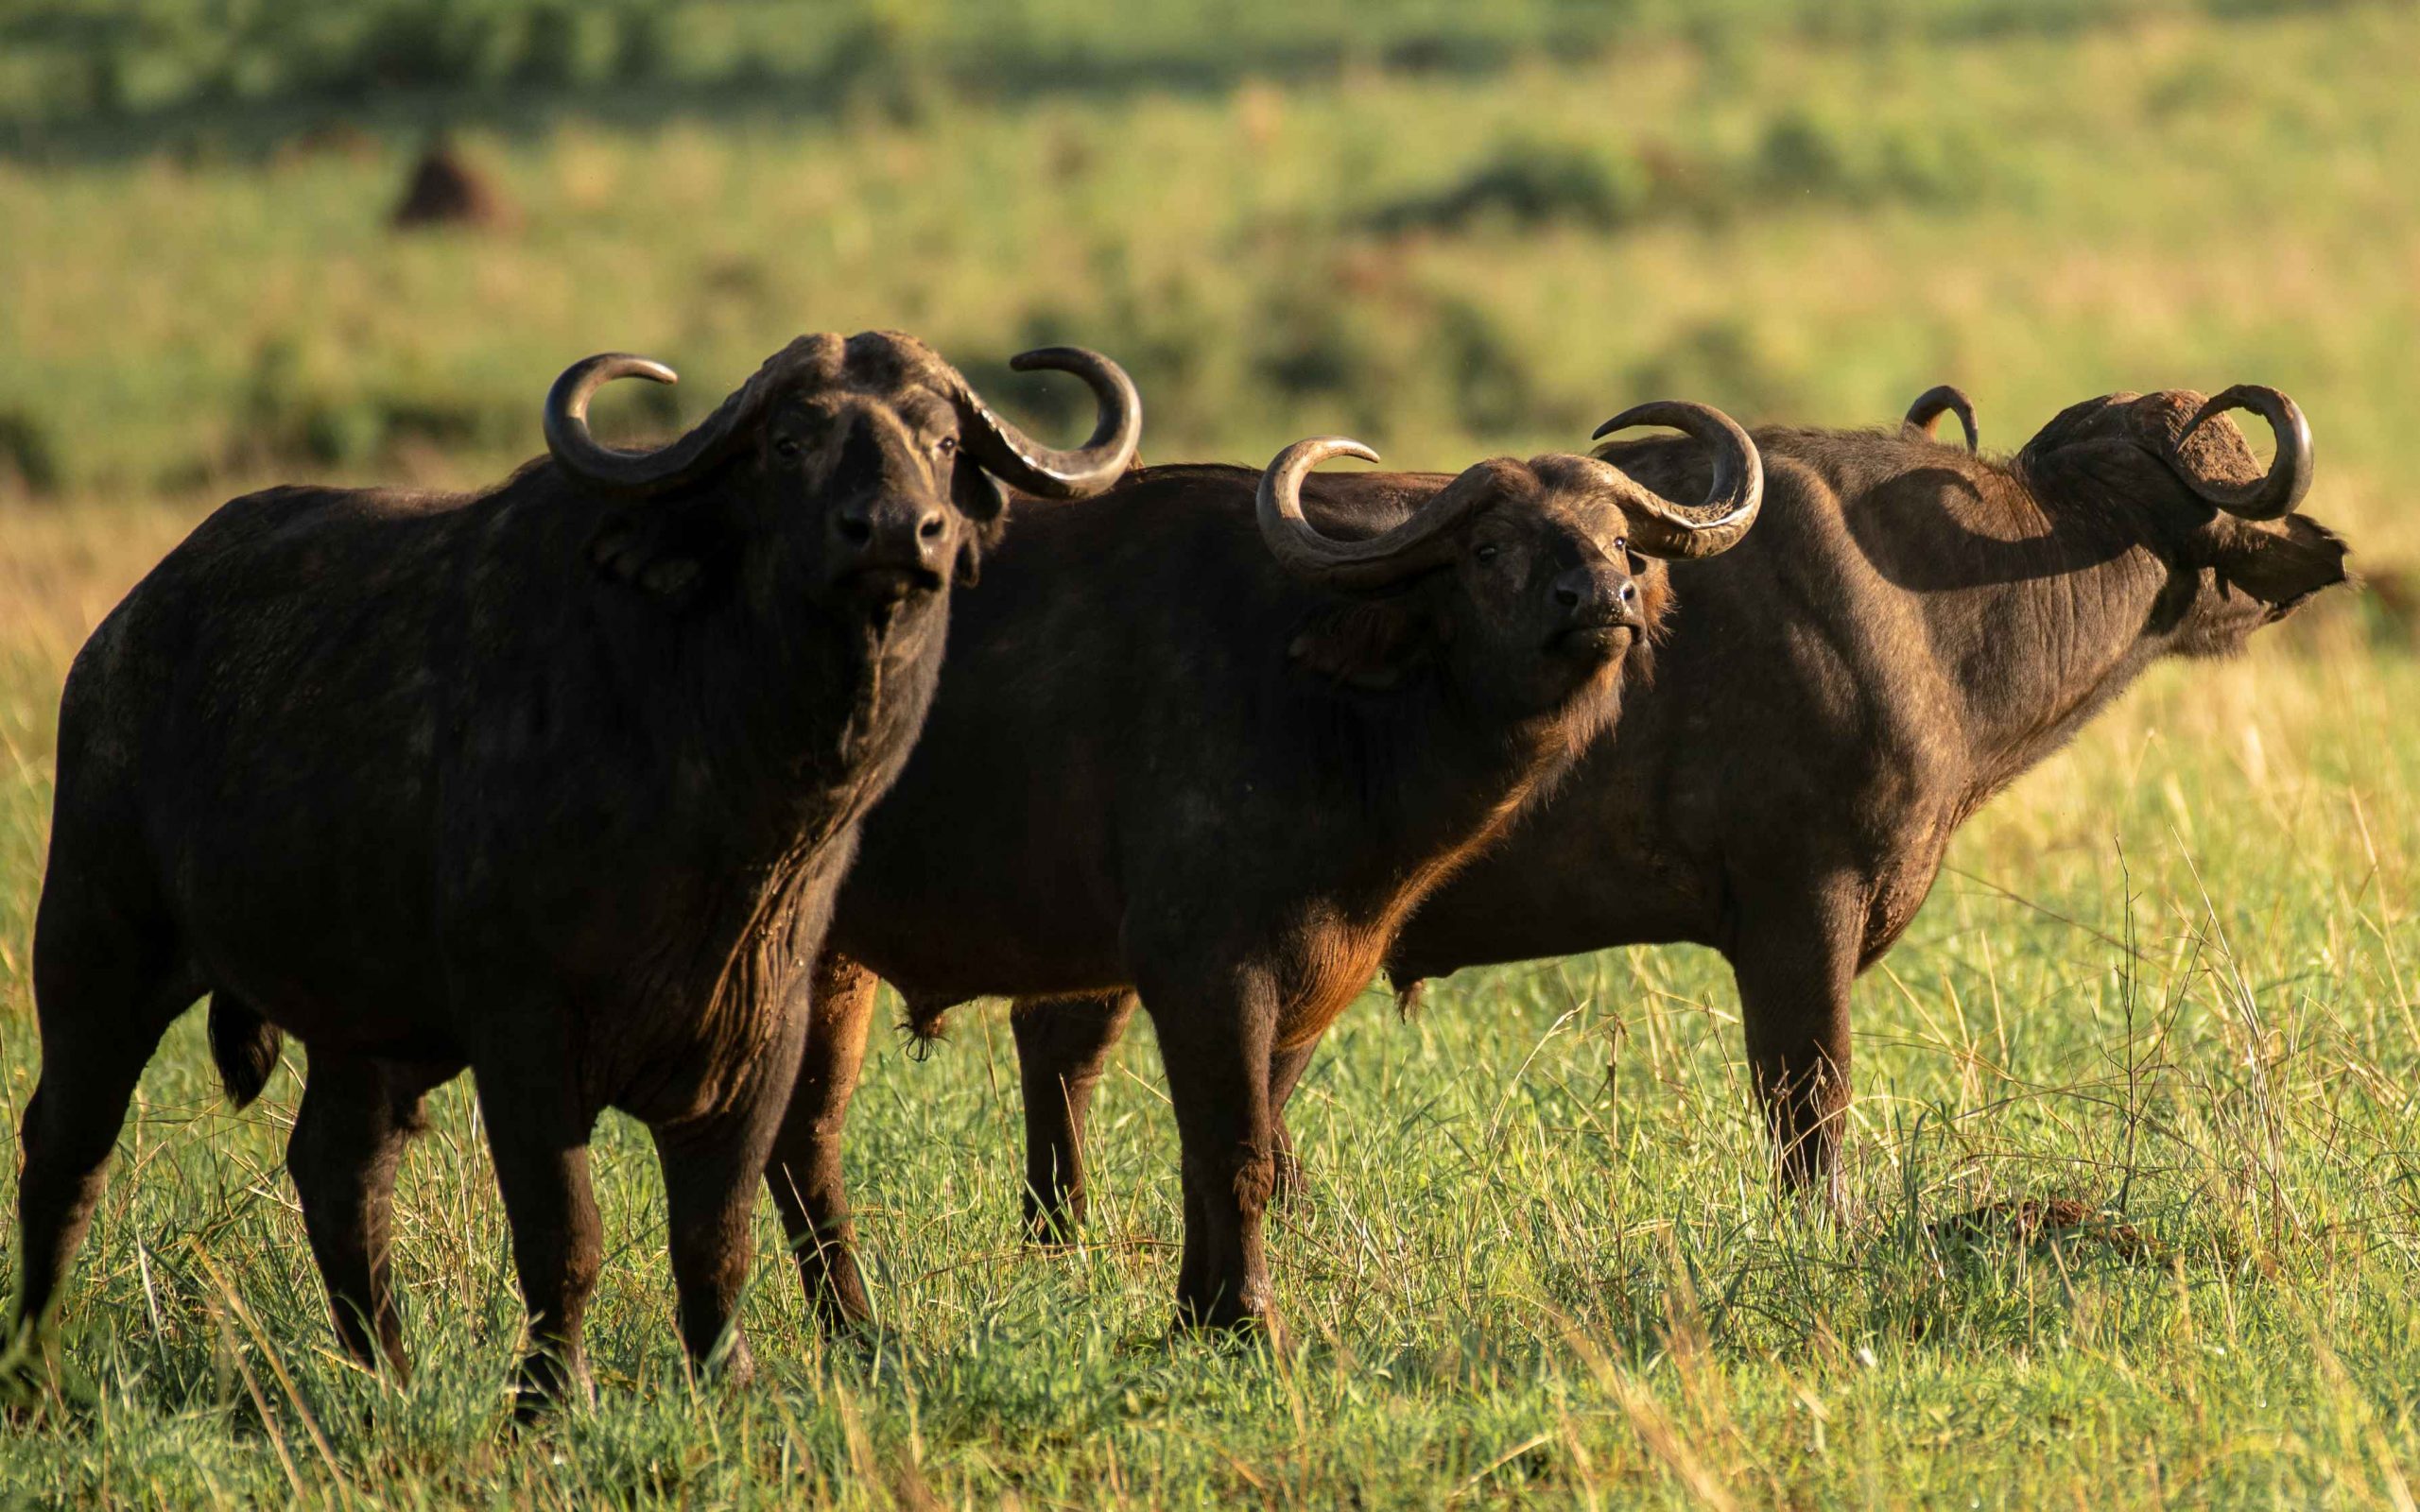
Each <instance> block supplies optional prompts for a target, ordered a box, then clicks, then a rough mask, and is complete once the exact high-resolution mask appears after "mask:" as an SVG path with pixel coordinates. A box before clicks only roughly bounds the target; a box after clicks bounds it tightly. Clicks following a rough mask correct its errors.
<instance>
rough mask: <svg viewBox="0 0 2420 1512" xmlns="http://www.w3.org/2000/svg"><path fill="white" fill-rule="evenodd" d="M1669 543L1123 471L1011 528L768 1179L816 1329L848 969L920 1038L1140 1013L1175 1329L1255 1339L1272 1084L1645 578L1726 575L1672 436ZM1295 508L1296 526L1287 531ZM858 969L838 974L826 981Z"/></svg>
mask: <svg viewBox="0 0 2420 1512" xmlns="http://www.w3.org/2000/svg"><path fill="white" fill-rule="evenodd" d="M1614 423H1615V424H1618V425H1629V424H1670V425H1674V426H1678V427H1680V428H1682V429H1684V430H1685V431H1687V432H1689V433H1690V435H1691V438H1692V439H1691V440H1690V441H1689V442H1687V443H1685V444H1686V445H1687V446H1688V447H1689V449H1690V450H1691V451H1692V453H1693V454H1695V453H1700V452H1703V454H1705V455H1708V456H1709V458H1710V461H1709V465H1708V468H1707V470H1706V471H1705V472H1704V473H1703V475H1701V476H1700V477H1699V478H1698V479H1697V480H1696V483H1695V486H1694V487H1693V488H1692V490H1690V491H1689V492H1688V493H1686V494H1681V495H1673V496H1672V497H1685V498H1694V499H1699V500H1702V501H1703V507H1701V508H1700V510H1699V512H1698V513H1695V514H1692V512H1691V511H1690V510H1689V509H1688V508H1685V507H1682V506H1679V505H1675V504H1673V503H1671V502H1669V499H1668V497H1667V496H1666V495H1664V494H1662V493H1659V492H1657V491H1656V490H1652V489H1650V488H1647V487H1643V486H1642V485H1640V484H1639V483H1638V482H1636V481H1635V480H1634V479H1633V478H1631V477H1630V476H1628V475H1627V474H1625V473H1624V472H1622V471H1621V470H1620V469H1618V468H1616V467H1614V466H1610V465H1608V464H1607V463H1605V462H1602V461H1599V460H1598V459H1596V458H1594V457H1586V456H1570V455H1549V456H1541V457H1536V458H1532V459H1531V460H1530V461H1529V462H1526V463H1524V462H1516V461H1513V460H1512V459H1510V458H1497V459H1495V460H1493V461H1487V462H1482V463H1479V464H1478V465H1477V466H1475V467H1473V468H1471V469H1469V470H1468V471H1466V472H1463V473H1462V474H1461V475H1460V476H1459V477H1456V478H1454V479H1451V480H1450V481H1448V482H1446V483H1445V484H1444V486H1443V487H1442V488H1431V487H1428V486H1426V484H1425V483H1424V482H1423V481H1422V480H1420V479H1417V478H1408V477H1405V476H1403V475H1402V474H1393V475H1381V474H1370V475H1365V476H1364V477H1361V478H1357V479H1355V480H1353V487H1351V488H1350V489H1343V488H1338V487H1335V486H1334V483H1335V480H1321V483H1320V489H1319V492H1318V493H1317V495H1316V496H1315V498H1314V499H1312V500H1309V501H1306V500H1305V499H1304V497H1303V492H1304V490H1305V479H1306V476H1307V475H1308V473H1309V470H1310V469H1311V467H1312V466H1313V465H1315V464H1316V463H1317V462H1318V461H1320V460H1321V459H1322V458H1323V457H1326V456H1331V455H1338V454H1340V453H1344V454H1351V455H1362V456H1367V455H1369V454H1368V453H1366V452H1364V451H1362V450H1361V449H1360V448H1359V447H1358V446H1357V445H1355V444H1354V443H1352V442H1349V441H1333V440H1331V441H1305V442H1300V443H1297V444H1296V445H1295V446H1293V447H1290V448H1288V450H1287V451H1286V452H1285V453H1284V454H1282V455H1280V456H1279V457H1278V458H1277V460H1276V461H1275V462H1274V463H1272V464H1271V467H1270V468H1269V470H1268V471H1267V472H1265V473H1263V474H1262V475H1261V476H1260V477H1259V478H1257V479H1255V478H1254V477H1253V474H1252V473H1250V472H1243V471H1240V470H1237V469H1233V468H1170V469H1154V470H1147V471H1145V472H1141V473H1139V474H1137V475H1136V476H1135V477H1134V478H1133V479H1132V481H1131V482H1130V483H1129V484H1127V486H1125V487H1124V488H1122V489H1121V490H1118V497H1119V498H1120V500H1121V503H1120V506H1119V507H1118V508H1117V509H1115V510H1109V509H1103V508H1099V507H1096V506H1095V505H1094V504H1093V503H1091V502H1086V503H1080V504H1070V505H1064V506H1058V507H1047V508H1039V509H1035V510H1033V511H1031V512H1030V513H1029V514H1028V515H1027V516H1026V518H1025V519H1024V521H1023V523H1022V524H1020V526H1019V529H1018V531H1017V533H1016V535H1015V536H1014V537H1013V538H1012V539H1011V541H1009V542H1008V543H1007V544H1006V545H1005V546H1004V547H1003V549H1002V550H1001V551H1000V553H999V554H998V556H997V558H996V559H995V561H994V564H993V571H992V573H991V575H990V576H989V577H988V578H987V580H986V583H985V586H984V591H983V592H982V593H980V594H977V595H975V597H974V599H973V600H972V601H971V602H970V603H969V605H968V606H967V607H966V608H965V609H964V610H961V611H960V618H959V624H958V625H957V626H956V627H953V630H952V633H951V646H950V653H949V654H950V659H951V660H950V674H949V677H948V678H947V679H946V680H945V681H944V684H943V689H942V694H941V695H940V696H939V698H938V699H937V701H936V703H935V705H934V710H933V717H932V719H931V721H930V723H929V724H928V725H927V727H926V730H925V737H924V739H923V741H922V742H921V743H920V744H919V745H918V747H917V748H916V752H915V754H914V756H913V757H911V758H910V760H909V762H908V767H907V770H906V771H905V772H904V773H903V774H902V776H901V779H900V782H899V785H898V787H897V788H896V790H895V791H894V792H893V793H892V794H891V795H890V798H889V799H886V800H885V801H884V803H883V804H882V805H881V807H880V808H879V809H878V810H877V811H876V813H875V815H874V816H873V817H872V818H871V819H870V820H869V822H868V825H867V829H866V836H865V842H864V844H863V846H862V847H861V848H860V850H859V852H858V858H857V865H856V869H855V870H854V871H853V872H852V873H851V874H850V877H849V880H848V883H847V885H846V886H845V887H844V889H843V895H842V901H841V902H840V904H839V908H838V914H837V915H836V918H835V923H834V930H833V934H832V947H833V950H834V951H835V952H837V953H838V954H839V955H840V956H845V957H847V958H848V960H847V961H842V960H840V959H838V958H837V957H836V958H835V959H834V961H833V963H832V968H831V970H830V971H829V972H828V975H827V981H826V984H825V986H826V988H827V989H826V990H824V991H822V992H821V993H819V994H818V995H817V1001H816V1004H815V1025H814V1029H813V1032H812V1034H811V1035H810V1037H809V1042H808V1046H807V1059H806V1069H805V1071H804V1074H803V1077H802V1080H801V1083H800V1085H799V1087H798V1089H797V1091H796V1093H795V1095H794V1096H793V1099H792V1105H791V1110H790V1115H789V1117H788V1118H787V1120H786V1121H785V1123H784V1125H783V1131H782V1135H781V1138H780V1140H779V1142H778V1143H777V1146H776V1156H775V1160H774V1164H773V1168H772V1171H771V1173H770V1176H771V1180H772V1184H773V1190H774V1195H775V1198H776V1201H777V1202H778V1204H779V1205H780V1206H781V1208H782V1210H783V1212H784V1215H785V1217H786V1218H787V1220H788V1222H789V1223H790V1226H791V1236H792V1239H793V1242H794V1245H795V1246H796V1247H797V1249H798V1253H799V1259H800V1263H801V1265H802V1267H803V1271H804V1280H805V1281H806V1283H807V1287H808V1290H809V1293H810V1295H812V1296H816V1297H819V1299H821V1300H823V1301H824V1302H825V1303H826V1304H827V1305H829V1306H831V1307H832V1308H834V1309H836V1310H837V1311H838V1312H839V1313H841V1314H853V1313H856V1312H859V1311H861V1310H862V1309H863V1307H864V1305H865V1300H864V1297H863V1294H862V1290H861V1287H860V1283H859V1280H858V1278H857V1275H856V1268H855V1265H854V1262H853V1261H852V1260H851V1258H850V1255H849V1243H850V1234H849V1230H848V1227H847V1223H846V1219H845V1211H846V1209H845V1203H844V1201H843V1198H842V1191H841V1181H840V1168H839V1160H838V1151H839V1135H840V1125H841V1119H842V1114H843V1110H844V1108H845V1106H846V1103H847V1099H848V1095H849V1091H850V1089H851V1087H853V1086H854V1084H855V1081H856V1074H857V1065H858V1059H859V1057H860V1056H861V1054H862V1051H863V1046H864V1036H865V1030H866V1023H867V1021H868V1019H869V1017H870V1015H871V1011H872V1005H873V976H870V975H868V974H867V970H866V969H871V971H873V972H874V973H878V974H879V975H880V976H882V977H884V978H888V979H889V980H890V982H892V983H893V984H894V985H895V986H897V987H898V988H899V989H900V990H901V991H902V992H903V993H904V994H905V995H906V997H907V999H908V1010H909V1013H910V1015H911V1017H912V1018H913V1019H914V1020H915V1021H916V1022H918V1023H919V1024H923V1025H927V1026H929V1025H930V1024H931V1023H932V1022H933V1021H934V1020H936V1019H937V1018H938V1016H939V1015H940V1013H941V1011H942V1009H944V1008H945V1007H946V1006H947V1005H951V1004H953V1003H957V1002H959V1001H962V1000H964V999H967V998H970V997H974V996H977V995H985V994H995V993H1004V994H1016V993H1036V992H1081V991H1095V992H1098V991H1104V990H1118V989H1125V988H1132V989H1135V990H1137V991H1139V993H1140V995H1141V999H1142V1002H1143V1003H1144V1005H1146V1006H1147V1007H1148V1009H1149V1010H1150V1014H1151V1019H1152V1022H1153V1023H1154V1024H1155V1025H1156V1026H1157V1028H1158V1031H1159V1037H1160V1043H1161V1046H1162V1048H1163V1049H1164V1051H1165V1052H1166V1056H1167V1064H1168V1075H1169V1080H1170V1085H1171V1088H1172V1091H1173V1096H1174V1102H1175V1108H1176V1118H1177V1125H1178V1130H1179V1137H1180V1141H1181V1143H1182V1146H1183V1152H1184V1159H1183V1181H1184V1213H1185V1220H1184V1264H1183V1267H1182V1269H1181V1272H1180V1276H1179V1280H1178V1311H1179V1315H1180V1317H1181V1318H1183V1319H1184V1320H1186V1321H1188V1322H1193V1323H1199V1324H1206V1325H1213V1326H1226V1325H1234V1324H1244V1323H1258V1322H1270V1323H1273V1322H1274V1316H1273V1312H1272V1302H1271V1290H1270V1283H1269V1279H1268V1270H1267V1265H1266V1263H1265V1261H1264V1258H1263V1255H1262V1249H1261V1213H1262V1209H1263V1207H1264V1205H1265V1204H1266V1202H1267V1200H1268V1197H1269V1194H1270V1189H1271V1181H1272V1179H1273V1174H1274V1169H1275V1163H1274V1162H1275V1156H1276V1149H1275V1145H1274V1137H1275V1136H1274V1128H1273V1125H1272V1116H1273V1113H1274V1108H1272V1106H1271V1104H1270V1103H1269V1102H1268V1100H1267V1089H1268V1086H1269V1076H1270V1066H1271V1057H1273V1056H1281V1055H1284V1054H1287V1053H1288V1052H1289V1051H1290V1050H1291V1049H1292V1047H1294V1046H1297V1045H1304V1044H1308V1043H1310V1042H1311V1041H1312V1040H1315V1039H1316V1038H1317V1037H1318V1035H1319V1034H1320V1032H1321V1030H1322V1029H1323V1028H1324V1027H1325V1026H1326V1024H1327V1023H1328V1022H1329V1020H1331V1019H1332V1018H1333V1017H1334V1016H1335V1015H1336V1014H1337V1013H1338V1012H1339V1011H1340V1009H1341V1008H1342V1007H1343V1005H1345V1004H1346V1003H1347V1002H1349V1001H1350V1000H1351V999H1352V997H1353V996H1354V994H1356V993H1357V992H1358V991H1359V990H1360V989H1361V988H1362V987H1363V986H1364V985H1365V984H1366V983H1367V982H1368V981H1369V980H1370V977H1371V976H1372V974H1373V973H1374V972H1375V971H1376V970H1377V968H1378V964H1379V962H1380V961H1381V960H1382V959H1383V958H1384V956H1385V954H1386V952H1387V950H1388V948H1389V946H1390V944H1391V942H1392V938H1393V935H1394V932H1395V930H1396V928H1397V927H1398V926H1399V925H1400V923H1401V921H1402V919H1403V918H1404V916H1405V914H1406V913H1407V912H1408V911H1409V909H1410V908H1411V907H1412V906H1413V905H1414V904H1415V903H1416V902H1418V901H1419V900H1420V898H1421V897H1422V896H1423V895H1424V894H1426V892H1427V891H1428V890H1429V889H1430V888H1431V887H1433V886H1434V885H1436V884H1437V883H1438V882H1439V881H1440V880H1441V879H1442V878H1443V877H1444V876H1445V875H1446V874H1447V873H1448V872H1450V871H1451V870H1452V869H1453V868H1455V867H1457V866H1459V865H1461V863H1463V862H1464V861H1465V860H1466V859H1467V858H1468V857H1470V856H1471V855H1472V854H1474V853H1475V852H1476V851H1478V850H1479V849H1481V848H1482V847H1484V846H1485V845H1486V844H1487V843H1488V842H1490V841H1491V840H1492V839H1494V838H1495V835H1496V834H1498V833H1500V832H1501V831H1502V830H1503V829H1504V828H1505V826H1506V825H1508V824H1509V823H1510V822H1511V821H1512V818H1513V815H1514V814H1515V813H1516V812H1517V811H1518V810H1519V809H1520V807H1521V805H1522V804H1523V802H1525V801H1526V800H1527V799H1529V797H1530V795H1531V794H1532V793H1534V792H1536V791H1537V790H1538V789H1539V788H1540V786H1541V785H1542V784H1545V783H1547V782H1551V781H1552V780H1553V779H1554V777H1555V776H1556V775H1557V774H1558V773H1560V772H1561V771H1562V770H1563V769H1564V767H1566V766H1567V765H1569V764H1570V763H1571V761H1572V760H1573V759H1574V758H1575V757H1576V756H1577V755H1578V754H1579V753H1580V752H1581V751H1582V749H1584V748H1585V747H1587V746H1588V745H1589V743H1590V742H1591V741H1592V740H1594V739H1595V738H1596V736H1597V735H1598V734H1599V732H1600V731H1601V730H1604V729H1605V728H1606V727H1607V726H1608V725H1609V724H1611V722H1612V721H1613V719H1614V717H1615V715H1616V712H1617V710H1618V708H1619V699H1620V694H1621V689H1622V685H1623V681H1624V669H1625V667H1626V666H1627V667H1628V668H1630V669H1631V670H1632V671H1635V670H1636V669H1638V668H1640V667H1641V666H1643V665H1644V664H1645V662H1646V660H1647V658H1648V656H1649V647H1650V644H1651V640H1652V638H1653V634H1654V629H1655V626H1656V623H1657V619H1658V616H1659V614H1660V612H1661V608H1662V605H1663V602H1664V597H1665V583H1664V574H1663V568H1662V566H1661V563H1660V561H1658V560H1657V558H1696V557H1707V556H1712V555H1713V554H1715V553H1717V552H1719V551H1721V550H1723V549H1725V548H1727V547H1728V546H1729V545H1731V544H1732V543H1733V542H1734V541H1737V540H1739V539H1740V537H1741V536H1742V535H1743V534H1744V533H1745V532H1746V531H1747V529H1748V527H1749V524H1750V522H1751V521H1753V520H1754V519H1755V513H1756V508H1757V501H1758V498H1759V496H1760V492H1761V489H1762V481H1761V478H1762V474H1761V472H1760V471H1759V468H1758V463H1757V457H1756V451H1755V447H1754V446H1753V445H1752V444H1751V443H1750V442H1749V439H1748V437H1747V435H1746V433H1745V432H1743V431H1741V430H1740V429H1739V428H1738V427H1737V425H1734V424H1733V423H1732V422H1731V421H1729V420H1728V419H1726V418H1724V417H1723V416H1721V415H1720V414H1718V413H1716V412H1715V411H1713V410H1710V409H1707V408H1705V407H1704V406H1703V405H1695V404H1654V405H1643V406H1641V407H1640V408H1638V409H1635V410H1633V411H1631V412H1630V413H1629V414H1627V415H1624V416H1621V417H1619V418H1618V419H1617V421H1615V422H1614ZM1306 504H1309V505H1313V506H1315V507H1316V508H1317V510H1318V512H1319V515H1320V516H1321V518H1320V521H1319V523H1318V524H1313V523H1312V520H1311V519H1310V517H1309V513H1308V510H1307V509H1306ZM850 962H854V963H857V964H855V965H852V964H849V963H850Z"/></svg>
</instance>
